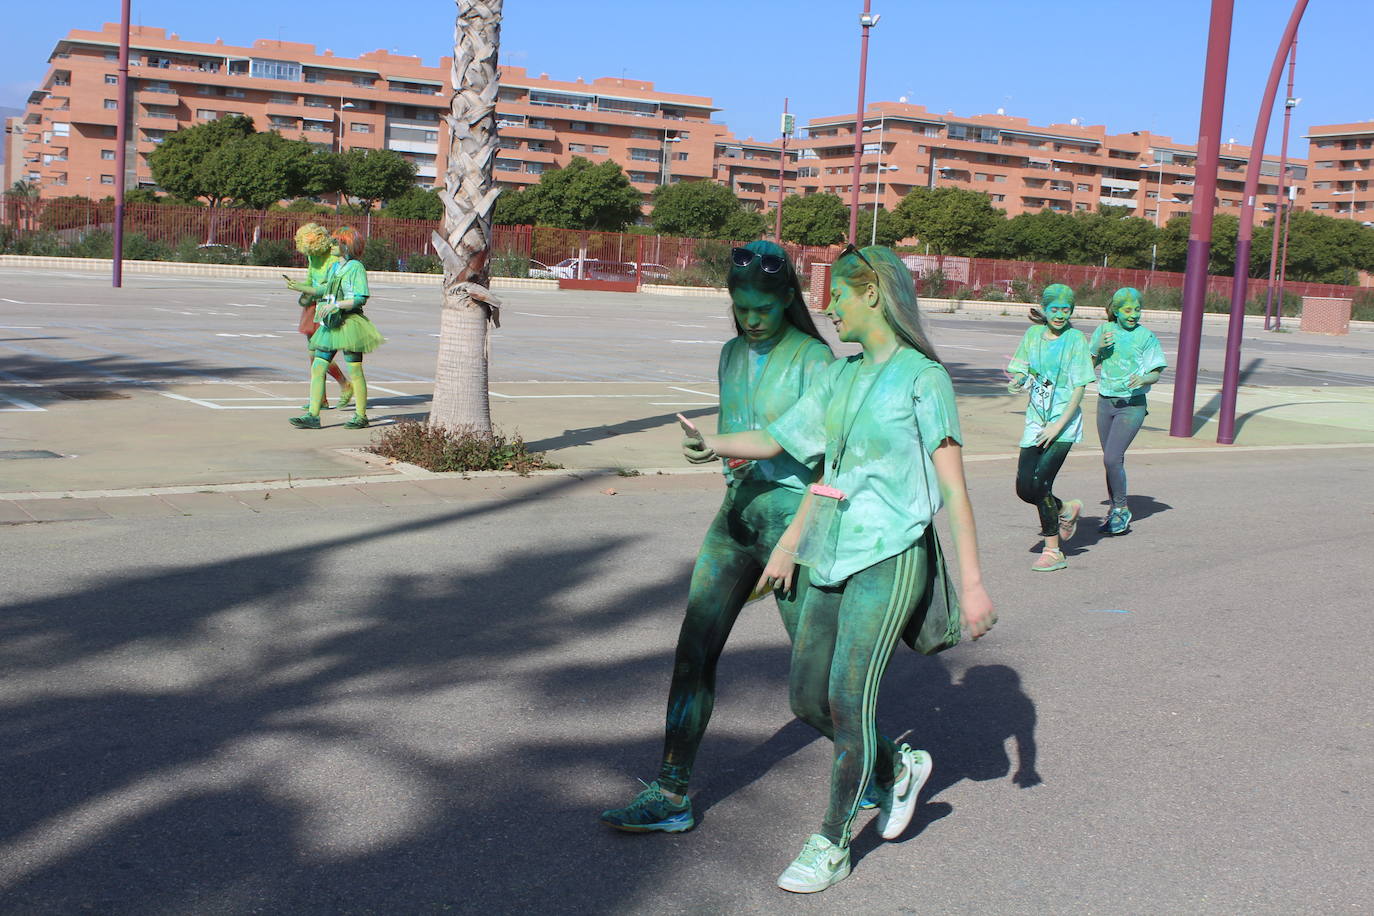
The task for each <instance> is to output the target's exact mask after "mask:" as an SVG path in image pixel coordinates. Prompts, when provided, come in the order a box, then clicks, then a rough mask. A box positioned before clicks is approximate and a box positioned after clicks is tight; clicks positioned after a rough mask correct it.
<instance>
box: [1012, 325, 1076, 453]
mask: <svg viewBox="0 0 1374 916" xmlns="http://www.w3.org/2000/svg"><path fill="white" fill-rule="evenodd" d="M1046 330H1047V328H1046V326H1045V325H1043V324H1033V325H1031V326H1030V327H1029V328H1027V329H1026V334H1025V336H1024V337H1022V338H1021V343H1020V345H1019V346H1017V348H1016V352H1015V353H1013V354H1012V357H1011V362H1009V363H1007V371H1008V372H1010V373H1012V374H1013V375H1029V376H1030V379H1029V380H1028V385H1027V387H1028V388H1029V391H1030V398H1029V403H1027V404H1026V428H1025V431H1024V432H1022V434H1021V448H1026V447H1028V446H1032V445H1034V444H1035V437H1036V436H1038V435H1040V431H1041V430H1042V429H1044V428H1045V427H1046V426H1049V425H1050V424H1051V423H1054V422H1056V421H1058V419H1059V418H1060V417H1061V416H1063V415H1064V411H1065V410H1066V409H1067V408H1068V406H1069V399H1070V398H1072V397H1073V390H1074V389H1075V388H1080V387H1083V386H1085V385H1087V384H1088V383H1089V382H1091V381H1093V379H1094V378H1096V376H1095V375H1094V374H1093V361H1092V357H1091V356H1089V355H1088V338H1087V337H1085V336H1083V332H1082V331H1080V330H1078V329H1077V328H1068V329H1067V330H1065V331H1064V333H1063V334H1060V335H1059V336H1058V337H1056V338H1053V339H1050V338H1049V337H1048V336H1047V335H1046ZM1047 383H1048V384H1047ZM1082 438H1083V411H1082V409H1081V408H1080V409H1078V410H1075V411H1074V412H1073V416H1071V417H1069V420H1068V422H1067V423H1065V424H1064V428H1063V429H1062V430H1060V432H1059V436H1058V437H1057V439H1056V441H1058V442H1077V441H1079V440H1080V439H1082Z"/></svg>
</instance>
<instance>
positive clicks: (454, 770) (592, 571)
mask: <svg viewBox="0 0 1374 916" xmlns="http://www.w3.org/2000/svg"><path fill="white" fill-rule="evenodd" d="M575 484H576V481H573V480H568V481H563V480H558V481H554V482H551V483H549V484H547V485H543V486H539V487H536V488H533V489H531V490H530V491H528V493H527V494H526V495H525V497H524V498H523V500H530V499H543V498H549V497H558V496H560V495H561V494H560V491H561V490H563V489H565V488H567V487H570V486H574V485H575ZM523 500H519V501H491V502H486V503H482V504H480V505H476V506H470V507H464V508H462V509H460V510H456V511H445V512H442V513H441V514H437V515H426V516H425V517H423V518H420V519H410V520H407V521H405V522H403V523H399V524H395V525H389V526H386V527H380V528H374V529H370V530H369V531H368V532H366V533H363V534H349V535H347V536H341V537H337V538H334V539H330V540H325V541H320V542H317V543H312V544H309V545H306V546H302V547H300V548H297V549H293V550H286V551H276V552H271V553H267V552H264V553H261V554H257V555H253V556H249V557H237V558H233V559H227V560H224V561H222V562H215V563H206V564H198V565H190V566H169V567H168V568H165V569H163V570H161V571H157V572H153V573H148V574H143V573H131V574H129V575H128V576H126V577H123V578H117V579H111V580H109V581H105V582H103V583H101V584H100V585H98V586H95V587H91V588H87V589H84V590H79V591H75V592H72V593H69V594H65V595H60V596H53V597H48V598H44V599H41V600H36V601H30V602H20V603H11V604H9V605H7V606H4V607H0V657H3V660H4V664H5V670H6V675H7V678H6V679H7V681H8V683H9V684H10V685H11V688H13V685H16V684H21V683H22V684H25V685H27V686H28V689H27V690H26V691H25V692H23V693H22V694H21V693H19V691H17V690H14V689H11V690H9V691H6V694H7V700H6V714H5V716H4V718H3V720H2V721H0V766H2V767H3V771H4V773H5V775H6V780H5V786H6V792H5V803H4V807H3V815H0V848H3V850H4V856H3V857H2V858H0V895H3V899H4V900H5V901H6V903H5V905H4V907H3V909H5V910H6V911H9V912H33V913H70V912H81V911H97V912H104V913H148V912H216V913H242V912H253V911H269V912H289V913H316V912H319V913H421V912H442V911H455V912H493V913H495V912H529V911H535V910H538V909H544V908H547V907H548V905H549V903H550V902H552V901H556V907H555V909H556V910H557V911H559V912H604V911H605V910H606V909H607V908H608V904H607V889H608V888H613V889H615V891H616V893H617V894H624V895H627V896H623V897H619V898H617V899H623V900H627V901H628V900H634V899H644V897H643V895H644V894H651V893H652V891H653V889H652V887H647V886H645V887H640V886H639V884H641V883H643V882H648V881H650V880H652V879H651V877H650V876H652V875H654V874H656V873H658V872H659V871H661V869H662V868H663V867H664V861H665V858H667V859H668V860H669V861H673V857H690V856H691V855H692V853H691V850H692V847H693V845H694V844H697V845H698V848H700V846H699V844H700V843H701V842H702V840H701V838H699V837H696V836H694V835H692V834H688V835H686V836H685V837H677V836H673V837H669V836H653V837H630V836H627V835H624V834H618V833H616V832H614V831H611V830H608V829H606V828H605V827H604V826H602V825H601V824H599V823H598V821H597V815H598V814H599V812H600V810H601V809H602V808H604V807H609V806H612V805H614V804H618V803H620V802H621V801H622V800H623V799H622V796H628V795H629V794H633V793H632V789H631V786H632V785H633V782H632V779H631V776H632V775H633V774H636V773H645V774H646V775H651V773H652V771H653V769H654V768H655V767H656V766H657V761H658V754H659V751H660V748H661V741H662V738H661V732H660V731H658V730H657V728H650V729H647V730H643V731H640V730H638V729H636V731H635V732H634V733H631V734H625V735H623V736H617V737H612V738H611V739H609V740H608V739H606V738H603V737H599V736H598V735H597V734H595V732H597V731H599V732H600V733H601V734H605V733H606V732H607V729H606V728H605V727H604V723H606V722H616V721H617V720H618V718H617V717H618V716H620V715H621V713H620V711H621V710H623V709H624V707H625V705H626V703H627V701H628V700H630V699H632V698H648V699H650V700H655V701H657V700H661V699H662V698H664V697H666V691H667V687H668V679H669V675H670V673H671V667H672V657H673V646H672V636H671V634H670V633H665V634H663V635H662V639H661V644H662V648H661V650H660V651H657V652H651V653H649V654H646V655H639V656H636V657H634V658H631V659H628V660H627V659H626V658H624V655H623V653H622V652H621V651H620V650H619V649H618V648H617V639H618V637H621V636H622V635H623V633H624V632H625V630H626V629H627V628H634V627H644V626H648V625H650V624H649V623H648V622H647V621H646V616H645V615H646V613H649V612H650V610H651V609H657V608H663V607H673V606H675V605H677V604H679V603H680V602H681V601H682V600H683V598H684V596H685V594H686V589H687V580H688V576H689V573H690V565H691V564H690V558H688V557H684V558H682V562H681V563H678V564H668V565H665V567H664V568H663V569H662V570H660V571H659V572H658V573H657V574H656V575H653V576H648V577H641V578H635V577H633V576H631V575H629V573H628V572H627V573H626V574H625V575H624V576H619V575H610V576H608V574H607V564H608V563H610V562H611V560H612V558H613V556H614V554H615V552H616V551H617V550H619V549H620V548H622V547H623V546H624V542H625V540H626V539H627V538H628V535H611V534H603V535H600V536H596V537H588V538H585V539H583V540H582V541H579V542H576V543H575V545H573V546H567V547H564V548H561V549H554V550H543V551H540V552H534V551H530V552H513V553H511V554H509V555H508V557H509V558H508V559H507V560H506V562H504V563H502V564H501V565H499V567H498V568H482V569H467V568H465V567H464V565H463V563H462V556H463V551H462V544H463V538H464V537H467V538H471V537H473V536H474V535H473V532H474V531H480V528H473V527H471V526H473V525H479V526H481V525H499V524H501V514H502V512H503V510H504V509H505V507H507V506H509V505H512V504H513V503H514V502H523ZM394 537H410V538H414V537H431V538H447V539H449V540H451V541H452V542H453V544H454V562H453V564H451V565H450V566H446V567H445V568H442V569H436V570H434V571H433V572H431V573H426V574H422V575H416V574H414V573H413V572H411V573H402V572H400V571H398V572H397V573H396V574H394V575H392V576H390V577H389V578H388V579H387V581H386V582H384V583H379V585H381V586H382V587H381V588H379V589H378V590H377V593H378V594H381V595H384V596H385V597H384V598H383V599H380V600H375V601H373V600H369V601H367V602H366V603H362V602H358V603H350V601H349V599H348V596H347V595H340V593H339V590H338V589H337V588H331V587H330V585H329V583H328V581H326V578H325V577H326V573H325V571H324V570H323V569H321V565H320V558H322V557H324V556H331V557H337V556H339V555H341V554H347V553H349V552H352V551H361V550H367V549H368V547H369V543H370V542H373V541H378V540H381V539H385V538H394ZM598 583H605V585H604V586H603V588H604V594H605V596H606V597H605V600H604V601H602V602H601V603H600V604H594V605H592V606H591V607H590V608H588V609H584V610H579V611H577V612H569V610H568V608H567V606H566V602H565V601H563V600H562V599H561V596H562V594H563V593H564V592H565V591H568V590H571V589H574V588H586V587H589V586H591V585H596V584H598ZM331 603H333V604H332V605H331ZM770 610H771V609H770ZM674 629H675V628H674ZM598 638H604V640H605V643H606V648H605V651H604V653H602V654H600V655H597V654H596V653H594V652H593V653H590V654H589V653H587V652H586V651H583V652H581V653H579V654H578V655H576V656H567V657H560V650H561V649H562V647H564V646H566V645H568V644H570V643H573V642H579V641H580V642H585V641H587V640H589V639H591V640H596V639H598ZM899 651H900V652H901V654H902V656H903V657H901V658H898V659H895V660H894V662H893V664H892V666H891V668H890V670H889V673H888V677H887V681H886V683H885V686H884V691H883V703H882V709H881V710H880V727H882V728H883V730H884V731H885V732H886V733H888V734H892V735H898V734H901V733H903V732H906V731H908V730H911V731H912V738H911V740H912V743H913V744H919V745H920V746H922V747H925V748H928V749H929V750H931V752H932V753H933V755H934V756H935V760H936V766H935V773H934V776H933V777H932V780H931V783H930V784H929V786H928V787H927V789H926V791H925V797H927V798H929V797H931V796H932V795H937V794H938V793H939V792H940V791H941V790H943V789H944V788H946V787H948V786H950V785H952V784H953V783H955V782H958V781H959V780H962V779H974V780H988V779H999V778H1002V777H1003V776H1005V775H1006V774H1007V773H1008V772H1010V770H1011V761H1010V758H1009V757H1008V755H1007V752H1006V750H1005V748H1004V744H1005V742H1006V741H1007V740H1008V739H1011V740H1012V741H1013V742H1014V743H1015V745H1016V748H1017V757H1018V766H1017V769H1016V772H1015V774H1014V776H1013V779H1014V780H1015V781H1016V782H1017V783H1018V784H1020V785H1024V786H1030V785H1034V784H1036V783H1037V782H1039V779H1040V777H1039V776H1038V775H1037V774H1036V772H1035V741H1034V728H1035V710H1034V706H1033V705H1032V703H1031V701H1030V699H1029V698H1028V697H1027V695H1026V694H1025V692H1024V691H1023V690H1022V689H1021V685H1020V683H1019V678H1018V677H1017V675H1016V673H1015V672H1014V671H1012V670H1011V669H1010V668H1007V667H1004V666H996V665H995V666H976V667H973V668H969V669H968V670H966V671H964V672H963V674H962V676H961V677H960V678H958V679H957V680H956V679H955V677H954V676H953V675H952V674H951V671H950V668H949V667H948V666H947V663H946V660H945V659H944V658H925V657H921V656H917V655H915V654H913V653H910V652H908V651H906V650H904V649H900V648H899ZM732 655H733V657H731V656H732ZM726 656H727V658H729V659H730V664H729V666H728V668H727V669H726V670H725V672H723V676H724V677H728V685H724V684H723V686H725V687H726V689H729V690H730V691H731V692H738V693H741V694H745V695H752V694H754V693H755V692H758V691H768V692H770V693H772V694H773V695H775V696H778V697H785V696H786V678H787V648H786V646H785V645H781V644H779V645H776V646H770V647H767V648H753V647H751V648H746V649H743V650H742V651H739V652H735V653H731V651H730V649H729V647H727V649H726ZM58 671H60V672H62V674H61V675H60V676H57V675H51V674H50V672H58ZM140 671H147V672H148V673H149V677H148V683H149V684H156V685H157V686H150V687H146V688H145V687H142V686H140V684H139V673H140ZM498 679H499V684H498V683H497V680H498ZM169 684H170V685H172V686H167V685H169ZM38 685H41V686H38ZM783 702H784V703H785V701H783ZM531 710H533V711H535V712H531ZM531 721H539V722H546V723H552V725H551V726H550V730H549V731H547V732H543V731H540V730H538V729H535V728H531V727H530V724H529V723H530V722H531ZM579 723H583V724H579ZM522 730H523V731H522ZM611 732H612V734H614V730H613V729H612V730H611ZM582 733H586V734H587V735H588V737H585V738H584V737H568V736H569V735H573V736H576V735H579V734H582ZM814 740H817V739H816V736H815V735H814V733H811V731H810V729H809V728H807V727H805V726H803V725H801V724H800V723H798V722H795V721H794V722H790V723H788V724H787V725H784V726H783V727H782V728H780V729H779V730H778V732H777V733H775V734H774V735H773V736H772V737H771V738H769V739H768V740H766V741H764V742H762V743H755V742H752V741H748V740H744V739H741V738H738V737H734V736H732V735H731V734H730V733H729V730H728V729H718V730H717V731H716V732H715V733H712V732H708V733H707V737H706V741H707V744H708V745H711V759H712V760H713V761H714V764H713V765H712V766H711V769H710V770H707V771H704V772H702V774H701V779H700V780H699V782H700V794H699V797H700V799H701V801H702V803H703V806H704V807H705V808H707V809H709V807H710V806H711V805H712V804H714V803H716V802H718V801H720V800H721V799H723V798H726V797H728V796H729V795H730V794H731V793H733V792H736V791H738V790H740V789H741V788H743V787H745V786H747V785H749V784H750V783H752V782H754V781H755V780H758V779H760V778H764V777H765V776H766V774H767V773H768V771H769V770H770V769H771V768H772V767H773V766H774V765H776V764H777V763H778V762H779V761H780V760H783V759H785V758H786V757H787V756H789V755H791V754H793V753H795V752H796V751H797V750H799V749H800V748H802V747H805V746H806V745H807V744H809V743H810V742H812V741H814ZM454 743H458V744H460V745H461V753H455V750H454ZM607 772H612V773H623V774H625V779H624V782H625V783H626V785H624V786H608V785H605V784H604V782H605V776H604V774H605V773H607ZM589 781H590V784H588V782H589ZM598 781H599V782H600V783H603V784H599V783H598ZM570 787H573V788H574V789H575V790H574V791H569V788H570ZM823 804H824V799H823V798H821V797H818V798H816V799H815V810H816V812H817V815H819V812H820V810H821V808H822V807H823ZM949 811H950V808H949V806H948V805H944V804H941V803H927V804H926V805H925V806H924V807H923V808H922V809H920V812H919V813H918V819H919V822H920V824H927V823H929V822H931V821H933V820H935V819H937V818H939V817H942V816H944V815H945V814H948V813H949ZM917 829H918V828H913V830H912V832H910V833H909V834H908V836H912V835H914V834H915V833H916V832H917ZM876 842H877V840H876V839H875V834H874V831H873V829H872V827H871V826H869V827H866V828H865V830H864V831H863V833H862V834H861V836H860V840H859V841H858V845H857V846H856V850H857V851H858V852H859V854H860V855H861V854H862V852H863V851H865V850H867V849H871V848H872V847H873V846H874V845H876ZM786 845H788V847H789V848H788V849H777V850H773V849H768V850H748V849H745V850H738V851H737V852H736V853H732V855H739V856H746V857H749V856H758V857H760V858H762V859H763V860H764V861H771V859H772V858H778V859H781V860H784V861H785V858H786V856H788V855H790V854H791V848H790V843H789V844H786ZM678 861H679V866H678V867H686V866H685V865H683V864H682V863H683V862H684V861H686V860H685V859H679V860H678ZM611 908H615V907H611Z"/></svg>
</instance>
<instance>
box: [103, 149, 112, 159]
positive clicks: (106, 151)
mask: <svg viewBox="0 0 1374 916" xmlns="http://www.w3.org/2000/svg"><path fill="white" fill-rule="evenodd" d="M114 157H115V152H114V150H112V149H103V150H101V151H100V158H101V159H113V158H114Z"/></svg>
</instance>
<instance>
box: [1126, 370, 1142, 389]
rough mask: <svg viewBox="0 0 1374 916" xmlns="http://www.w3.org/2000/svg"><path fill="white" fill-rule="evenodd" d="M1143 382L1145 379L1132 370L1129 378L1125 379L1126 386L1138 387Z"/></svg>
mask: <svg viewBox="0 0 1374 916" xmlns="http://www.w3.org/2000/svg"><path fill="white" fill-rule="evenodd" d="M1143 384H1145V379H1143V378H1141V377H1140V376H1139V375H1137V374H1136V373H1134V372H1132V373H1131V375H1130V378H1128V379H1126V387H1127V388H1139V387H1140V386H1141V385H1143Z"/></svg>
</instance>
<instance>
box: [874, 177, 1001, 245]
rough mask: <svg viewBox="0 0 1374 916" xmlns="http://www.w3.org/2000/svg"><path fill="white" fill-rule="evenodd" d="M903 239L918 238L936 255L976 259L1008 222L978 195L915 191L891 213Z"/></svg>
mask: <svg viewBox="0 0 1374 916" xmlns="http://www.w3.org/2000/svg"><path fill="white" fill-rule="evenodd" d="M892 215H893V216H894V217H896V220H897V222H896V226H897V228H898V229H900V230H901V232H902V237H903V238H905V237H906V236H916V237H917V238H918V239H920V240H921V241H922V242H924V243H925V244H927V245H929V246H930V249H931V251H932V252H934V253H936V254H952V255H965V256H970V257H976V256H978V255H981V254H983V253H984V250H985V247H986V243H987V238H988V235H989V233H991V232H992V231H993V229H994V228H995V227H996V226H997V225H998V224H1000V223H1001V222H1003V221H1004V220H1005V219H1006V213H1005V212H1004V211H1002V210H998V209H996V208H995V207H993V205H992V200H991V199H990V198H989V197H988V196H987V195H986V194H983V193H981V192H979V191H966V190H964V189H962V188H933V189H932V188H913V189H912V191H911V192H910V193H909V194H907V195H906V196H905V197H903V198H902V202H901V203H899V204H898V205H897V208H896V209H895V210H893V211H892Z"/></svg>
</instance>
